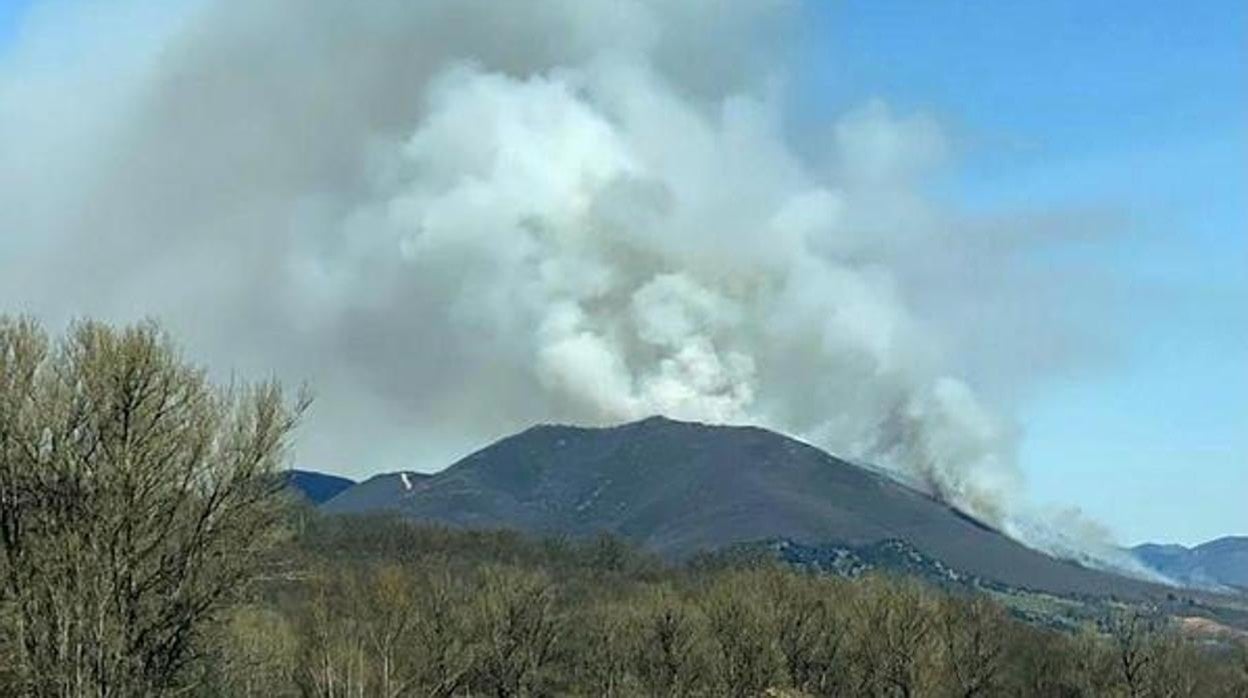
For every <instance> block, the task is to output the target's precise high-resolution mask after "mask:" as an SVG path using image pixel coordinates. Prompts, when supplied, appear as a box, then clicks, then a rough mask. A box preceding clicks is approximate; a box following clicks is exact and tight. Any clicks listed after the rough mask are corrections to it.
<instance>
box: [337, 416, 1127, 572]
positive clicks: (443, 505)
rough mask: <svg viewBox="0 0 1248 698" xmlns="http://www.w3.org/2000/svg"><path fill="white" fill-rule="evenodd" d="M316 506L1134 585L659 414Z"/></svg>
mask: <svg viewBox="0 0 1248 698" xmlns="http://www.w3.org/2000/svg"><path fill="white" fill-rule="evenodd" d="M370 487H371V489H370V490H369V492H367V493H365V492H363V490H365V489H368V488H370ZM355 492H358V493H359V494H361V495H364V494H367V496H353V493H355ZM324 509H325V510H326V511H328V512H331V513H358V512H366V511H372V510H377V509H389V510H393V511H397V512H399V513H401V514H403V515H405V516H408V517H410V518H412V519H416V520H422V521H428V522H436V523H440V524H448V525H452V526H460V527H468V528H514V529H518V530H521V531H525V532H530V533H537V534H553V535H571V536H586V535H593V534H596V533H603V532H605V533H611V534H614V535H618V536H621V537H623V538H625V539H627V540H630V541H632V542H633V543H636V544H638V545H641V546H643V547H645V548H648V549H650V550H652V551H654V552H657V553H660V554H663V555H666V556H669V557H677V558H679V557H686V556H689V555H692V554H694V553H697V552H700V551H706V550H714V549H717V548H721V547H724V546H730V545H733V544H737V543H741V542H746V541H759V540H766V539H787V540H792V541H794V542H796V543H801V544H816V545H819V544H825V543H836V544H844V545H851V546H853V545H869V544H873V543H877V542H880V541H884V540H891V539H898V540H904V541H906V542H907V543H908V544H910V545H913V546H914V547H915V548H916V549H918V550H921V551H923V553H924V554H926V555H929V556H931V557H932V558H935V559H938V560H941V561H942V562H943V563H944V564H947V565H949V566H951V567H953V568H956V569H959V570H963V571H966V572H968V573H970V574H974V575H977V576H979V577H983V578H986V579H994V580H997V581H1001V582H1004V583H1006V584H1011V585H1014V586H1022V587H1030V588H1037V589H1043V590H1046V591H1053V592H1058V593H1062V592H1076V593H1113V592H1122V591H1123V589H1124V588H1126V589H1130V588H1132V587H1131V585H1132V584H1134V583H1133V582H1130V581H1128V580H1123V579H1119V578H1116V577H1112V576H1111V575H1107V574H1103V573H1100V572H1096V571H1093V570H1089V569H1085V568H1082V567H1079V566H1078V565H1075V564H1072V563H1067V562H1063V561H1059V560H1056V559H1054V558H1051V557H1048V556H1046V555H1044V554H1042V553H1039V552H1036V551H1033V550H1031V549H1029V548H1026V547H1024V546H1023V545H1021V544H1019V543H1017V542H1015V541H1013V540H1011V539H1010V538H1008V537H1006V536H1004V535H1002V534H1001V533H1000V532H999V531H996V530H994V529H992V528H990V527H987V526H983V525H982V524H980V523H979V522H977V521H975V520H974V519H972V518H970V517H967V516H964V515H961V514H959V513H958V512H957V511H956V510H954V509H953V508H951V507H949V506H947V505H946V504H944V503H942V502H940V501H938V500H936V499H935V498H933V497H931V496H929V495H927V494H925V493H922V492H920V491H918V490H915V489H912V488H910V487H907V486H906V485H904V484H902V483H900V482H897V481H896V480H894V479H892V478H889V477H886V476H883V475H881V474H879V473H878V472H875V471H872V470H868V469H865V468H863V467H860V466H858V465H854V464H852V463H849V462H847V461H845V460H842V459H840V458H836V457H834V456H832V455H830V454H828V453H826V452H824V451H821V450H819V449H817V448H815V447H813V446H811V445H809V444H806V443H804V442H801V441H799V440H796V439H793V438H790V437H788V436H784V435H782V434H779V433H776V432H773V431H769V430H767V429H762V428H757V427H745V426H728V425H706V424H699V423H696V422H683V421H679V420H674V419H670V418H668V417H664V416H658V415H656V416H652V417H647V418H645V419H642V420H639V421H635V422H629V423H626V424H621V425H616V426H611V427H576V426H570V425H553V424H547V425H539V426H536V427H533V428H530V429H527V430H525V431H523V432H520V433H519V434H516V435H513V436H509V437H507V438H504V439H501V440H499V441H497V442H495V443H494V444H491V445H490V446H487V447H485V448H483V449H481V450H479V451H477V452H475V453H473V454H471V455H469V456H467V457H466V458H463V459H461V460H460V461H459V462H457V463H455V464H453V465H452V466H450V467H449V468H447V469H446V470H444V471H442V472H440V473H437V474H435V475H432V476H429V477H427V478H425V479H424V480H422V482H421V483H420V486H418V487H413V488H410V489H406V488H401V487H394V486H388V487H384V488H378V487H377V486H376V485H375V484H373V481H369V482H366V483H363V484H362V485H360V486H358V487H356V488H353V489H352V490H349V491H348V492H346V493H344V494H343V495H340V496H339V497H338V498H336V499H335V500H333V501H331V502H329V503H328V504H326V505H325V506H324Z"/></svg>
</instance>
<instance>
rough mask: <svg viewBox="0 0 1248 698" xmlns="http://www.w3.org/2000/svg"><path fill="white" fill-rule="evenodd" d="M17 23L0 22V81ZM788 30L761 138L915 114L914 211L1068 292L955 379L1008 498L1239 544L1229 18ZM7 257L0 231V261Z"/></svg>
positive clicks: (1243, 515) (1130, 527) (1167, 11)
mask: <svg viewBox="0 0 1248 698" xmlns="http://www.w3.org/2000/svg"><path fill="white" fill-rule="evenodd" d="M35 2H39V0H35ZM28 4H29V0H0V61H3V60H5V58H3V56H4V55H5V51H6V47H11V46H13V45H16V44H17V42H18V41H19V37H20V36H21V33H22V18H23V17H24V16H25V15H26V14H27V13H28V12H29V11H30V8H29V7H28ZM128 5H129V6H130V7H131V8H132V9H133V7H134V6H136V5H137V3H128ZM102 6H103V4H102ZM40 9H46V8H40ZM96 14H97V15H99V24H93V20H91V19H89V18H88V19H87V20H85V21H84V22H83V25H82V26H78V27H74V28H72V31H73V32H81V33H86V34H90V33H92V32H95V31H109V32H118V34H119V37H124V36H126V35H127V34H126V33H127V32H131V31H133V32H136V33H141V32H142V31H143V25H142V22H143V21H146V19H145V18H146V14H145V13H143V12H135V11H131V12H130V16H131V17H132V18H133V25H131V24H128V23H127V21H119V20H117V19H116V18H113V19H112V20H111V21H110V20H109V18H108V17H106V14H107V13H106V12H105V11H104V10H103V9H99V10H97V11H96ZM803 14H804V15H805V19H806V22H805V24H806V30H805V34H804V35H803V40H802V41H801V42H800V43H799V44H797V45H796V46H793V47H791V49H792V50H793V51H794V52H795V53H796V59H795V63H796V65H797V66H798V68H797V70H796V71H795V72H794V74H793V75H792V76H790V78H789V79H790V80H793V81H795V82H796V83H797V84H796V85H789V86H788V89H787V90H786V91H785V94H786V97H785V100H786V101H788V102H791V103H792V105H791V108H788V109H786V110H785V111H784V114H785V118H786V119H787V120H788V122H789V123H786V124H785V125H784V128H786V129H788V130H790V131H792V132H794V133H803V132H806V131H811V132H814V131H818V130H820V128H821V126H822V125H824V124H826V123H827V122H830V121H833V120H835V119H836V118H838V117H839V116H840V115H842V114H844V113H846V112H850V111H853V110H854V109H855V107H856V106H858V105H861V104H864V103H867V102H870V101H871V100H877V99H878V100H883V102H886V103H887V104H889V105H890V106H891V107H892V108H893V109H895V110H897V112H899V113H902V114H906V113H910V112H912V111H915V110H918V111H921V112H923V113H924V114H928V115H931V116H932V118H934V119H935V120H936V121H937V122H939V124H940V126H941V128H942V129H943V131H944V133H945V134H946V140H947V142H948V146H947V147H948V149H949V150H950V151H951V154H950V155H949V156H948V158H947V159H948V160H950V161H951V163H952V164H951V165H950V166H948V167H944V168H942V169H941V170H940V173H939V174H938V175H936V176H934V177H932V178H931V179H930V180H927V181H925V182H924V184H923V185H922V186H923V188H924V189H925V193H926V194H927V195H928V196H930V197H932V198H933V199H934V200H937V201H943V202H948V204H949V205H950V206H951V207H954V208H956V209H957V210H959V211H962V212H965V213H967V214H973V215H975V216H976V217H977V218H978V219H980V220H984V219H989V220H990V219H992V218H993V217H994V216H1000V217H1002V218H1010V219H1012V220H1018V219H1019V216H1020V212H1022V213H1023V214H1034V216H1033V217H1034V219H1035V223H1034V224H1035V226H1036V229H1037V232H1036V233H1035V234H1036V235H1041V236H1042V235H1045V234H1053V235H1060V236H1062V237H1063V239H1064V240H1065V244H1062V245H1060V246H1053V247H1046V246H1043V245H1038V246H1036V247H1035V248H1034V250H1032V251H1031V252H1030V253H1029V254H1030V257H1029V258H1028V259H1027V260H1025V264H1026V268H1025V269H1024V271H1026V272H1027V273H1029V274H1031V275H1034V276H1035V277H1036V278H1039V279H1043V278H1045V275H1046V273H1047V270H1048V269H1059V268H1060V269H1061V270H1063V272H1062V273H1060V274H1057V273H1054V274H1053V275H1052V277H1051V278H1052V280H1053V283H1054V284H1069V283H1072V282H1071V279H1072V278H1077V279H1078V283H1080V284H1085V285H1086V294H1085V293H1083V291H1082V288H1083V287H1080V289H1078V290H1079V291H1080V292H1079V293H1067V294H1065V295H1061V294H1058V296H1057V297H1060V298H1061V303H1059V304H1055V305H1045V306H1043V309H1044V312H1046V313H1060V314H1061V324H1063V325H1074V326H1076V327H1077V328H1079V331H1080V332H1081V333H1082V334H1083V335H1084V338H1083V340H1082V341H1081V342H1080V344H1079V346H1080V347H1082V350H1083V351H1084V352H1085V353H1086V354H1087V356H1085V357H1083V358H1081V359H1080V360H1077V361H1062V362H1060V365H1059V366H1057V367H1056V368H1053V367H1048V366H1046V367H1045V368H1044V370H1043V372H1042V373H1043V374H1044V378H1043V379H1042V380H1034V381H1027V382H1021V381H1016V380H998V379H997V377H998V374H1002V373H1017V372H1018V370H1019V367H1017V366H1011V365H1010V359H1011V357H1012V356H1013V357H1018V356H1022V357H1023V360H1031V359H1030V358H1029V355H1027V354H1025V353H1024V354H1022V355H1020V354H1019V353H1018V351H1017V342H1016V341H1013V340H1012V339H1011V340H1010V341H1007V340H1006V338H1004V337H1003V339H1002V342H1001V345H1002V347H1003V350H1002V351H1001V352H993V344H994V342H993V341H992V339H993V337H994V332H997V333H1004V332H1009V329H1008V328H1006V329H1002V328H1001V327H1000V317H999V316H996V315H991V316H988V315H986V316H984V319H985V320H986V321H987V320H989V319H991V322H985V323H984V326H983V327H982V332H981V333H980V334H981V335H982V337H981V339H980V341H977V342H968V346H971V345H973V349H971V350H967V351H965V352H962V353H960V354H958V359H957V361H958V362H960V363H961V364H962V365H959V366H957V368H958V369H959V371H960V372H959V375H963V376H966V377H967V380H968V381H969V382H970V383H971V385H972V386H974V387H976V388H977V389H979V390H981V391H982V392H983V393H985V394H987V396H988V398H989V401H990V402H993V403H1004V404H1007V405H1009V406H1010V409H1011V411H1012V412H1013V419H1014V420H1015V421H1016V422H1017V423H1018V425H1019V428H1020V430H1021V455H1020V457H1019V459H1020V463H1021V470H1022V472H1023V475H1024V477H1025V479H1026V480H1027V483H1028V488H1029V492H1030V497H1031V498H1032V499H1033V500H1036V501H1037V502H1039V503H1041V504H1051V505H1053V506H1062V507H1064V506H1077V507H1079V508H1081V509H1082V510H1084V511H1085V512H1086V513H1088V514H1089V515H1091V516H1092V517H1093V518H1095V519H1097V520H1099V521H1101V522H1103V523H1105V524H1106V525H1108V526H1109V527H1110V529H1111V530H1112V531H1113V532H1114V533H1115V534H1116V535H1117V536H1118V537H1119V538H1120V539H1121V540H1123V541H1125V542H1137V541H1141V540H1149V539H1152V540H1173V541H1178V542H1184V543H1195V542H1200V541H1202V540H1205V539H1208V538H1212V537H1216V536H1219V535H1225V534H1248V9H1246V8H1245V4H1244V3H1242V2H1234V1H1226V2H1205V3H1180V2H1149V3H1088V2H1073V1H1072V2H1051V3H999V2H975V3H926V2H900V1H899V2H876V1H866V0H864V1H862V2H840V3H822V2H821V3H812V4H811V6H810V7H809V8H808V9H807V10H806V11H805V12H804V13H803ZM102 43H103V44H107V42H102ZM118 50H119V51H120V50H121V49H118ZM54 54H55V52H52V53H51V54H49V56H52V57H49V58H46V60H55V57H54ZM26 69H37V66H35V67H33V68H32V67H30V66H29V65H28V66H27V68H26ZM4 109H5V105H4V104H3V103H0V111H2V110H4ZM799 140H800V139H799ZM2 157H4V153H3V152H0V158H2ZM1024 217H1026V216H1024ZM22 235H23V233H22V232H21V231H17V230H0V236H9V237H10V239H9V240H0V255H3V254H5V253H6V250H9V254H16V253H14V252H13V250H18V251H20V250H21V248H22V245H23V241H22V239H21V236H22ZM5 243H8V245H9V246H7V247H6V244H5ZM11 261H12V260H10V262H11ZM989 261H990V259H989ZM971 262H972V263H974V260H971ZM6 270H7V271H14V268H13V267H12V266H9V267H6V260H4V259H2V258H0V274H3V273H5V272H6ZM1071 270H1075V271H1076V272H1077V273H1076V274H1074V276H1072V272H1071ZM981 273H982V272H981ZM993 292H994V289H993V288H988V287H985V288H984V293H993ZM1084 298H1086V302H1084V301H1083V299H1084ZM920 307H921V305H920ZM968 307H979V306H968ZM0 310H20V308H8V307H6V306H4V305H3V301H2V300H0ZM1006 312H1008V308H1007V309H1006ZM1055 317H1056V316H1055ZM975 319H976V317H974V316H972V317H968V318H960V319H959V326H965V325H966V324H967V323H973V322H974V321H975ZM1041 320H1043V318H1041ZM1036 323H1037V321H1036V319H1034V318H1033V319H1031V320H1030V321H1029V322H1026V323H1023V325H1024V326H1026V327H1033V326H1034V325H1035V324H1036ZM994 328H995V329H994ZM1002 354H1005V355H1004V356H1003V355H1002ZM1036 355H1037V356H1042V355H1043V354H1042V353H1041V352H1037V354H1036ZM1037 373H1040V371H1037ZM994 391H995V392H994ZM1002 393H1004V394H1002Z"/></svg>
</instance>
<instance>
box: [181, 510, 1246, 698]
mask: <svg viewBox="0 0 1248 698" xmlns="http://www.w3.org/2000/svg"><path fill="white" fill-rule="evenodd" d="M604 549H609V550H611V551H612V552H611V554H609V555H604V554H603V550H604ZM289 553H290V556H291V560H293V561H294V562H292V566H293V567H292V568H293V569H295V570H298V573H295V574H291V575H288V576H287V577H285V578H282V579H276V580H273V581H272V583H270V584H269V585H267V586H266V587H264V588H262V589H260V590H258V591H259V593H258V594H257V595H256V596H255V598H254V599H253V600H252V602H251V604H249V605H248V606H245V607H240V611H239V613H242V614H243V615H244V616H246V617H249V618H250V619H251V620H249V621H248V622H236V623H230V624H227V625H225V626H222V628H221V633H220V634H219V635H217V636H216V637H215V643H216V645H215V646H216V647H217V650H216V651H217V652H218V653H219V656H221V657H226V658H228V661H227V660H226V659H222V660H221V661H220V665H221V666H236V667H246V666H252V667H266V666H269V667H275V669H273V670H271V671H268V672H253V673H252V674H250V675H251V676H255V677H257V678H254V679H253V680H252V683H251V684H250V686H251V687H250V688H248V684H246V683H245V682H241V683H240V682H239V681H238V680H237V679H236V678H235V679H232V680H233V683H229V684H228V685H224V684H220V683H216V682H217V681H221V680H231V679H230V677H228V676H220V675H217V676H209V675H207V674H205V678H204V681H203V683H202V684H201V685H200V687H199V691H200V693H199V695H205V696H209V695H242V696H249V695H251V696H261V695H263V696H266V698H267V697H276V696H321V697H324V698H332V697H336V696H341V697H348V696H689V697H694V696H764V695H786V696H812V697H813V696H880V697H884V696H961V697H972V696H1054V695H1058V696H1242V695H1245V693H1244V692H1245V691H1248V676H1245V675H1244V674H1243V673H1242V671H1241V669H1240V666H1239V664H1238V662H1239V658H1238V657H1239V655H1236V654H1235V652H1236V651H1240V650H1238V649H1237V648H1236V647H1235V646H1234V645H1232V644H1230V643H1221V644H1217V645H1210V644H1208V643H1204V642H1198V641H1196V640H1194V639H1191V638H1188V637H1186V636H1184V635H1182V634H1180V633H1179V632H1178V631H1177V629H1176V628H1174V627H1171V626H1170V625H1169V624H1167V623H1166V622H1165V621H1164V619H1162V618H1160V617H1158V616H1155V615H1153V614H1150V613H1148V612H1147V610H1139V609H1131V608H1126V607H1122V608H1119V609H1117V610H1115V611H1114V612H1113V613H1111V614H1109V615H1107V616H1106V618H1105V619H1104V622H1102V623H1099V624H1092V625H1088V626H1086V627H1083V628H1081V629H1080V630H1079V631H1078V632H1075V633H1070V632H1064V631H1060V630H1055V629H1051V628H1043V627H1037V626H1034V625H1030V624H1027V623H1024V622H1022V621H1020V620H1017V619H1015V618H1013V617H1012V616H1011V615H1010V614H1009V612H1008V611H1007V610H1006V609H1005V608H1003V607H1002V606H1000V605H999V604H998V603H996V602H995V601H993V600H991V599H990V598H988V597H987V596H983V595H978V594H970V593H954V592H950V591H946V590H939V589H936V588H933V587H930V586H926V585H923V584H920V583H918V582H915V581H912V580H908V579H904V578H894V577H888V576H882V575H868V576H864V577H861V578H856V579H843V578H837V577H829V576H818V575H812V574H808V573H805V572H799V571H794V570H792V569H788V568H783V567H779V566H775V565H771V564H768V563H766V562H763V561H755V562H753V563H751V564H749V565H746V566H739V565H735V564H728V565H723V566H718V567H716V566H711V565H707V564H705V563H702V564H699V565H697V566H689V567H679V566H668V565H664V564H662V563H660V562H658V561H657V560H655V559H654V558H652V557H651V556H649V555H647V554H645V553H642V552H639V551H636V550H634V549H632V548H629V547H628V546H626V545H623V544H621V543H618V542H615V543H606V542H604V541H603V540H601V539H595V540H586V541H572V540H566V539H549V540H542V539H536V538H526V537H521V536H517V535H515V534H514V533H511V532H507V531H453V530H449V529H446V528H440V527H427V526H420V525H414V524H411V523H408V522H405V521H402V520H400V519H397V518H390V517H383V516H373V517H364V518H338V517H330V518H321V517H317V516H315V515H310V517H309V518H308V519H307V520H306V521H305V528H304V531H303V533H302V535H301V536H300V537H299V538H298V539H297V540H295V541H293V542H292V544H291V546H290V550H289ZM261 673H263V681H261V680H260V678H259V677H260V674H261Z"/></svg>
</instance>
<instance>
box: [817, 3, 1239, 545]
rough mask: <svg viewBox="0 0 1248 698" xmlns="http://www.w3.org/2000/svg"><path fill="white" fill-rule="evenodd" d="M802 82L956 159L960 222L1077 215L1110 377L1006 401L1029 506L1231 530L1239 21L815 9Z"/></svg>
mask: <svg viewBox="0 0 1248 698" xmlns="http://www.w3.org/2000/svg"><path fill="white" fill-rule="evenodd" d="M820 7H821V8H822V9H821V10H819V11H817V12H816V15H817V20H818V23H819V24H820V26H821V27H822V28H823V29H822V30H823V31H826V37H827V40H826V42H822V41H821V42H819V46H817V47H816V48H814V49H813V50H812V53H813V54H814V55H813V57H812V58H811V60H810V64H811V65H812V66H814V67H813V68H812V72H813V73H814V77H813V78H812V79H813V80H815V81H816V82H817V83H818V84H819V85H820V86H821V87H822V88H823V90H824V95H825V96H824V99H826V100H828V101H829V102H830V103H831V104H832V105H833V106H834V107H835V106H836V105H839V104H843V103H853V102H856V101H860V100H861V99H863V98H865V97H869V96H877V97H880V98H882V99H884V100H886V101H887V102H889V103H892V104H896V105H900V106H902V107H904V108H913V109H921V110H924V111H929V112H931V113H934V114H936V115H937V116H938V117H939V118H940V119H941V121H942V122H943V123H946V124H952V125H953V129H954V131H955V134H957V135H959V136H961V138H962V139H963V140H965V141H968V142H969V143H970V144H971V145H970V146H969V147H966V148H963V149H962V152H960V156H961V160H960V162H959V166H958V168H957V170H956V171H957V175H956V177H955V181H954V182H952V184H951V186H950V189H951V195H952V196H953V197H954V198H955V199H956V200H957V201H958V203H959V204H960V205H961V206H963V207H965V208H969V209H971V210H984V211H993V210H1008V209H1010V208H1011V207H1032V206H1048V207H1054V208H1057V209H1060V208H1062V207H1070V208H1072V209H1078V208H1080V207H1088V206H1093V207H1097V208H1103V209H1107V210H1111V211H1114V212H1116V213H1118V214H1120V215H1121V217H1122V218H1123V220H1125V221H1126V224H1125V229H1124V230H1122V231H1119V232H1118V233H1117V234H1116V235H1114V236H1111V237H1110V238H1108V239H1107V240H1105V241H1102V242H1100V243H1097V244H1091V245H1087V246H1086V249H1084V250H1083V251H1082V252H1081V254H1084V255H1086V256H1087V258H1086V259H1084V260H1080V261H1081V262H1083V263H1084V264H1086V265H1088V266H1090V267H1092V268H1095V269H1097V270H1099V272H1098V273H1103V274H1104V275H1105V276H1106V277H1107V278H1113V279H1114V280H1115V281H1117V282H1119V283H1120V284H1122V286H1123V287H1124V288H1126V289H1128V290H1129V293H1130V294H1131V295H1132V296H1133V297H1132V298H1130V299H1128V300H1129V301H1130V302H1128V303H1123V304H1120V305H1121V306H1122V309H1123V310H1124V314H1125V315H1126V317H1118V318H1114V322H1113V323H1112V324H1111V326H1108V327H1107V328H1106V329H1107V331H1110V332H1114V333H1116V334H1118V335H1120V336H1116V337H1115V338H1114V339H1115V340H1116V342H1117V343H1118V344H1119V345H1120V346H1121V350H1120V353H1119V354H1118V355H1117V356H1116V357H1115V360H1114V361H1113V362H1112V363H1110V364H1109V365H1103V366H1098V367H1097V370H1095V371H1085V372H1081V373H1079V374H1078V375H1076V376H1072V377H1070V378H1068V379H1065V380H1054V381H1049V382H1046V383H1044V384H1042V385H1041V386H1040V387H1039V388H1038V389H1037V392H1036V393H1035V394H1034V395H1032V396H1030V397H1029V399H1028V400H1026V401H1025V403H1024V405H1023V408H1022V413H1021V414H1020V415H1019V417H1020V421H1021V422H1022V424H1023V428H1024V430H1025V437H1024V443H1023V453H1022V458H1023V465H1024V469H1025V471H1026V474H1027V477H1028V481H1029V485H1030V490H1031V493H1032V495H1033V496H1034V497H1035V498H1037V499H1038V500H1040V501H1043V502H1051V503H1054V504H1058V503H1066V504H1073V505H1077V506H1079V507H1081V508H1082V509H1084V510H1085V511H1086V512H1088V513H1090V514H1091V515H1093V516H1094V517H1096V518H1098V519H1100V520H1101V521H1103V522H1105V523H1107V524H1108V525H1109V526H1110V527H1111V528H1112V529H1113V531H1114V532H1115V533H1117V534H1118V535H1119V536H1120V537H1121V538H1122V539H1123V540H1125V541H1128V542H1134V541H1139V540H1142V539H1148V538H1153V537H1159V536H1164V535H1165V534H1163V533H1162V531H1166V532H1168V533H1169V537H1170V538H1171V539H1174V540H1178V541H1182V542H1186V543H1193V542H1198V541H1201V540H1204V539H1208V538H1211V537H1215V536H1218V535H1224V534H1228V533H1238V534H1248V3H1243V2H1232V1H1225V2H1217V1H1215V2H1201V3H1182V2H1169V1H1166V2H1147V3H1113V2H1073V1H1066V2H1046V3H1023V2H1012V3H1000V2H966V3H927V2H868V1H862V2H843V3H828V4H826V5H823V6H820Z"/></svg>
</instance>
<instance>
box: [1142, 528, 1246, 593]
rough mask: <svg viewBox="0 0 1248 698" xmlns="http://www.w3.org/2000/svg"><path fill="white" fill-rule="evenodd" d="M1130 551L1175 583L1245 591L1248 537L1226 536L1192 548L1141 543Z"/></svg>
mask: <svg viewBox="0 0 1248 698" xmlns="http://www.w3.org/2000/svg"><path fill="white" fill-rule="evenodd" d="M1131 552H1132V553H1134V554H1135V556H1136V558H1137V559H1139V560H1140V561H1141V562H1143V563H1144V564H1145V565H1148V566H1149V567H1151V568H1153V569H1155V570H1157V571H1158V572H1160V573H1161V574H1163V575H1165V576H1167V577H1169V578H1170V579H1173V580H1175V581H1177V582H1183V583H1184V584H1191V585H1195V586H1231V587H1240V588H1248V536H1227V537H1225V538H1218V539H1217V540H1212V541H1209V542H1208V543H1203V544H1201V545H1198V546H1196V547H1194V548H1188V547H1185V546H1182V545H1159V544H1156V543H1145V544H1143V545H1137V546H1135V547H1134V548H1132V549H1131Z"/></svg>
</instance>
